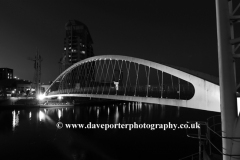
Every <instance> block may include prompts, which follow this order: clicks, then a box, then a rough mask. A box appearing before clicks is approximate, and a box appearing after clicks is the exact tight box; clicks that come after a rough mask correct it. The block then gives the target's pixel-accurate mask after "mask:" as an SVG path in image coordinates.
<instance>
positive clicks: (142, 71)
mask: <svg viewBox="0 0 240 160" xmlns="http://www.w3.org/2000/svg"><path fill="white" fill-rule="evenodd" d="M217 83H218V82H217V80H216V79H214V78H213V77H211V76H207V75H205V74H201V73H199V72H194V71H190V70H186V69H183V68H178V67H174V66H169V65H163V64H159V63H155V62H151V61H148V60H144V59H139V58H134V57H128V56H120V55H101V56H95V57H90V58H87V59H84V60H82V61H79V62H78V63H75V64H73V65H72V66H71V67H69V68H68V69H67V70H65V71H64V72H63V73H61V74H60V75H59V76H58V77H57V78H56V79H55V80H54V81H53V83H52V84H51V85H50V87H49V88H48V89H47V90H46V92H45V93H44V96H45V97H46V98H52V97H58V96H62V97H91V98H103V99H114V100H125V101H137V102H146V103H155V104H162V105H171V106H180V107H187V108H194V109H202V110H208V111H215V112H220V91H219V85H218V84H217Z"/></svg>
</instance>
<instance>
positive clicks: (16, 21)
mask: <svg viewBox="0 0 240 160" xmlns="http://www.w3.org/2000/svg"><path fill="white" fill-rule="evenodd" d="M0 6H1V7H0V8H1V10H0V55H1V58H0V67H7V68H12V69H14V75H15V76H18V77H20V78H22V79H27V80H31V81H32V80H33V74H34V68H33V61H30V60H28V58H29V57H32V58H33V57H34V56H35V54H36V50H37V49H38V50H39V53H40V54H41V56H42V58H43V62H42V82H45V83H47V82H49V81H52V80H54V79H55V78H56V77H57V75H58V74H59V65H58V61H59V59H60V57H61V55H62V53H63V42H64V41H63V39H64V37H65V24H66V23H67V22H68V20H73V19H75V20H78V21H81V22H83V23H84V24H86V25H87V27H88V29H89V31H90V34H91V36H92V39H93V42H94V44H93V49H94V54H95V55H111V54H112V55H125V56H132V57H138V58H143V59H147V60H150V61H154V62H158V63H161V62H163V63H167V64H172V65H175V66H180V67H185V68H188V69H192V70H196V71H201V72H204V73H207V74H211V75H214V76H218V62H217V60H218V59H217V35H216V32H217V31H216V13H215V1H214V0H201V1H192V0H184V1H179V0H171V1H162V0H75V1H74V0H66V1H63V0H41V1H39V0H18V1H16V0H1V1H0Z"/></svg>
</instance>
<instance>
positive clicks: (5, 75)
mask: <svg viewBox="0 0 240 160" xmlns="http://www.w3.org/2000/svg"><path fill="white" fill-rule="evenodd" d="M6 79H13V69H10V68H0V80H6Z"/></svg>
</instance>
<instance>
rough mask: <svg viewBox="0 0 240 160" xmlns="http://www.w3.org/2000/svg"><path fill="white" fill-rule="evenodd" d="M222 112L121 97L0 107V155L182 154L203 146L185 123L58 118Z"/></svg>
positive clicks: (152, 118) (177, 118) (182, 119)
mask: <svg viewBox="0 0 240 160" xmlns="http://www.w3.org/2000/svg"><path fill="white" fill-rule="evenodd" d="M217 114H219V113H215V112H207V111H201V110H195V109H187V108H180V107H173V106H161V105H153V104H141V105H140V104H138V103H132V102H130V103H128V102H125V103H115V104H109V105H101V106H75V107H72V108H45V109H44V108H25V109H17V108H11V109H1V110H0V124H1V128H0V142H1V146H0V153H1V154H0V158H1V159H9V160H11V159H12V160H17V159H24V160H28V159H29V160H30V159H31V160H32V159H37V160H42V159H44V160H48V159H49V160H50V159H51V160H53V159H58V160H59V159H64V160H65V159H66V160H68V159H69V160H71V159H72V160H75V159H77V160H78V159H79V160H80V159H87V160H88V159H116V160H118V159H129V160H130V159H139V160H141V159H142V160H145V159H156V158H158V159H178V158H182V157H185V156H187V155H190V154H193V153H195V152H198V140H196V139H191V138H188V137H187V136H186V130H185V129H176V130H172V129H167V130H165V131H164V130H162V129H156V130H150V129H132V130H131V131H129V130H128V129H108V130H107V131H105V130H104V129H67V128H65V127H63V128H62V129H57V127H56V123H57V122H62V123H64V124H66V123H77V124H88V123H89V122H91V123H92V124H105V123H107V124H117V123H121V124H133V123H134V122H136V123H138V124H143V123H146V124H164V123H169V122H170V123H176V124H181V123H186V121H188V120H197V121H206V119H207V118H208V117H210V116H213V115H217Z"/></svg>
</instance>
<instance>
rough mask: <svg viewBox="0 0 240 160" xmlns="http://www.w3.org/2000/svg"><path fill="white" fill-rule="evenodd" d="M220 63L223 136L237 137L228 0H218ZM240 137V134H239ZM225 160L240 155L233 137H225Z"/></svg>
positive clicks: (223, 142) (223, 141)
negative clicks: (234, 145) (234, 144)
mask: <svg viewBox="0 0 240 160" xmlns="http://www.w3.org/2000/svg"><path fill="white" fill-rule="evenodd" d="M216 15H217V37H218V63H219V83H220V106H221V118H222V136H223V137H236V136H237V135H236V134H234V132H235V129H236V125H235V123H236V120H237V117H238V115H237V98H236V83H235V77H234V63H233V62H234V59H233V55H232V46H231V44H230V37H231V34H230V25H229V8H228V0H216ZM238 137H240V135H238ZM238 143H239V142H238ZM222 145H223V150H222V151H223V154H224V155H223V160H230V159H231V160H233V159H234V160H236V159H235V158H234V157H231V156H229V155H233V154H234V155H236V154H237V155H240V149H239V150H238V151H237V152H235V153H233V151H234V150H235V151H236V148H235V149H234V148H233V141H232V140H231V139H227V138H223V139H222Z"/></svg>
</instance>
